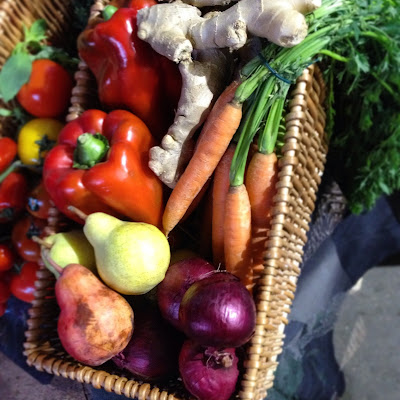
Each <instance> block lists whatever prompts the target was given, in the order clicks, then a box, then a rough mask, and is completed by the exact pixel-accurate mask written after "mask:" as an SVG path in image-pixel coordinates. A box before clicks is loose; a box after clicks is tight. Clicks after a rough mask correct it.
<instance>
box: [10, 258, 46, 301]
mask: <svg viewBox="0 0 400 400" xmlns="http://www.w3.org/2000/svg"><path fill="white" fill-rule="evenodd" d="M39 269H40V266H39V264H37V263H36V262H31V261H28V262H25V263H24V264H23V265H22V268H21V271H20V273H19V274H18V275H14V277H13V278H12V280H11V283H10V290H11V293H12V294H13V295H14V296H15V297H17V298H18V299H20V300H22V301H26V302H27V303H31V302H32V301H33V300H34V299H35V281H36V274H37V272H38V271H39Z"/></svg>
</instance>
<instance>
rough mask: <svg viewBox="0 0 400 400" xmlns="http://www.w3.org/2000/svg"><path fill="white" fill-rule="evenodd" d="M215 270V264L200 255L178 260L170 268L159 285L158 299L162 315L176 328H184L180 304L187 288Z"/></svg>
mask: <svg viewBox="0 0 400 400" xmlns="http://www.w3.org/2000/svg"><path fill="white" fill-rule="evenodd" d="M213 271H215V268H214V266H213V265H211V264H210V263H208V262H207V261H206V260H204V259H202V258H199V257H193V258H188V259H184V260H181V261H178V262H176V263H175V264H172V265H171V266H170V267H169V268H168V270H167V273H166V274H165V278H164V280H163V281H162V282H161V283H160V284H159V285H158V287H157V299H158V306H159V308H160V311H161V315H162V316H163V317H164V318H165V319H166V320H167V321H168V322H169V323H171V324H172V325H173V326H174V327H175V328H177V329H179V330H182V327H181V324H180V322H179V306H180V304H181V300H182V297H183V295H184V294H185V292H186V290H187V289H188V288H189V287H190V286H191V285H192V284H193V283H194V282H195V281H197V280H199V279H201V278H203V277H204V276H207V274H209V273H210V272H213Z"/></svg>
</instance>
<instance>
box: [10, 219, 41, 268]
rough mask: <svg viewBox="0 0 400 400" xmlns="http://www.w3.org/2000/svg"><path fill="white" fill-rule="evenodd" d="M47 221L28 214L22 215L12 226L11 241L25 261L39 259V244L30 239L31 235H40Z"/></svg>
mask: <svg viewBox="0 0 400 400" xmlns="http://www.w3.org/2000/svg"><path fill="white" fill-rule="evenodd" d="M46 225H47V222H46V221H45V220H43V219H38V218H34V217H33V216H32V215H30V214H26V215H24V216H22V218H20V219H19V220H18V221H17V222H16V223H15V224H14V226H13V228H12V231H11V241H12V244H13V247H14V249H15V250H16V252H17V253H18V255H19V256H20V257H21V258H22V259H24V260H26V261H35V262H37V261H39V259H40V245H39V244H38V243H37V242H35V241H33V240H32V237H33V236H37V237H41V236H42V234H43V230H44V228H45V227H46Z"/></svg>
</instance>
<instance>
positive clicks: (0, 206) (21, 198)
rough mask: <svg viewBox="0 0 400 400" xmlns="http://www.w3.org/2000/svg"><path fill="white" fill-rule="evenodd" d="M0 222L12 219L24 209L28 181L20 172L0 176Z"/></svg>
mask: <svg viewBox="0 0 400 400" xmlns="http://www.w3.org/2000/svg"><path fill="white" fill-rule="evenodd" d="M0 182H1V183H0V223H6V222H10V221H12V220H14V219H15V218H16V217H17V216H18V215H19V214H20V213H21V211H22V210H24V209H25V204H26V198H27V196H28V183H27V179H26V178H25V175H23V174H22V173H20V172H8V173H7V174H6V176H5V177H4V176H3V177H0Z"/></svg>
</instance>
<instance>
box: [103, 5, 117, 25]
mask: <svg viewBox="0 0 400 400" xmlns="http://www.w3.org/2000/svg"><path fill="white" fill-rule="evenodd" d="M117 10H118V8H117V7H115V6H112V5H108V6H106V7H104V10H103V12H102V15H103V19H104V21H108V20H109V19H110V18H111V17H112V16H113V15H114V14H115V12H116V11H117Z"/></svg>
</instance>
